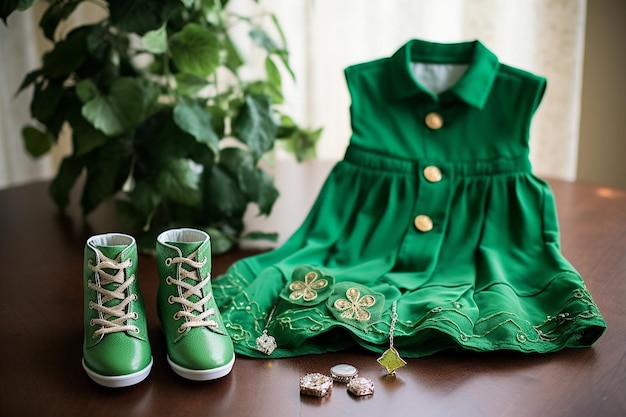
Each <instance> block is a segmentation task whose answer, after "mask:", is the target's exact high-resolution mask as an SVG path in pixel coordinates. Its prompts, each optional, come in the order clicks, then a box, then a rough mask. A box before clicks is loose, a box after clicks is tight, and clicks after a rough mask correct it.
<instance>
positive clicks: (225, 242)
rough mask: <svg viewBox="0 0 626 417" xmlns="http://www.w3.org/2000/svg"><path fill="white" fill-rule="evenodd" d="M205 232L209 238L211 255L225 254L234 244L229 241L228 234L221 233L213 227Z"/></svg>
mask: <svg viewBox="0 0 626 417" xmlns="http://www.w3.org/2000/svg"><path fill="white" fill-rule="evenodd" d="M205 231H206V232H207V233H208V234H209V236H210V237H211V253H213V254H216V255H217V254H220V253H225V252H227V251H228V250H230V248H232V247H233V246H234V244H235V242H234V241H233V239H231V238H230V237H229V236H228V234H226V233H224V232H222V231H221V230H220V229H217V228H215V227H208V228H206V229H205Z"/></svg>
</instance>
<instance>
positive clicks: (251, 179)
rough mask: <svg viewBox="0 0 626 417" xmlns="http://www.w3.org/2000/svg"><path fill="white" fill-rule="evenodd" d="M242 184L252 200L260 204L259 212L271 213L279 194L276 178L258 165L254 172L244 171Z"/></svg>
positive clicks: (261, 213)
mask: <svg viewBox="0 0 626 417" xmlns="http://www.w3.org/2000/svg"><path fill="white" fill-rule="evenodd" d="M240 184H241V188H242V190H244V192H246V193H248V194H249V195H250V197H251V200H252V201H254V202H255V203H257V205H258V206H259V214H260V215H269V214H270V213H271V211H272V207H273V206H274V203H275V202H276V199H277V198H278V195H279V192H278V189H277V188H276V186H275V185H274V179H273V178H272V177H271V176H270V175H269V174H268V173H267V172H265V171H264V170H263V169H261V168H259V167H257V168H255V169H254V171H252V172H242V173H241V177H240Z"/></svg>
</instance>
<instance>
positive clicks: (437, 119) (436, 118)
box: [425, 112, 443, 130]
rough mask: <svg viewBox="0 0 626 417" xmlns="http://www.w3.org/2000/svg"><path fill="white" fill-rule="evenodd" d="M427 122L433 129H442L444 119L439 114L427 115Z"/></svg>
mask: <svg viewBox="0 0 626 417" xmlns="http://www.w3.org/2000/svg"><path fill="white" fill-rule="evenodd" d="M425 122H426V126H428V127H429V128H431V129H435V130H436V129H440V128H441V126H443V117H441V115H440V114H439V113H435V112H431V113H428V114H427V115H426V119H425Z"/></svg>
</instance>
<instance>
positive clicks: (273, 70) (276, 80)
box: [265, 56, 282, 91]
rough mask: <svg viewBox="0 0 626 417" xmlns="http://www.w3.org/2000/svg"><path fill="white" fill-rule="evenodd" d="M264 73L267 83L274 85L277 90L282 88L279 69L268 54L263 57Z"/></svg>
mask: <svg viewBox="0 0 626 417" xmlns="http://www.w3.org/2000/svg"><path fill="white" fill-rule="evenodd" d="M265 73H266V74H267V80H268V81H269V83H270V84H271V85H272V86H273V87H275V88H276V89H277V90H278V91H281V90H282V80H281V76H280V71H278V68H277V67H276V64H274V61H272V58H271V57H270V56H268V57H266V58H265Z"/></svg>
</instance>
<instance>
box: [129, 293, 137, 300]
mask: <svg viewBox="0 0 626 417" xmlns="http://www.w3.org/2000/svg"><path fill="white" fill-rule="evenodd" d="M130 298H131V299H132V300H133V301H136V300H137V299H138V298H139V297H137V294H131V295H130Z"/></svg>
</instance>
